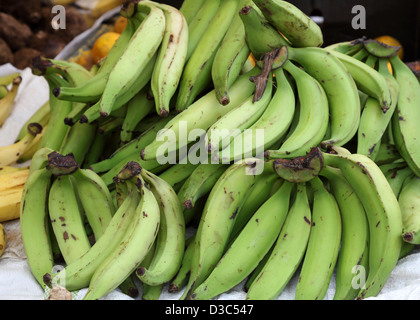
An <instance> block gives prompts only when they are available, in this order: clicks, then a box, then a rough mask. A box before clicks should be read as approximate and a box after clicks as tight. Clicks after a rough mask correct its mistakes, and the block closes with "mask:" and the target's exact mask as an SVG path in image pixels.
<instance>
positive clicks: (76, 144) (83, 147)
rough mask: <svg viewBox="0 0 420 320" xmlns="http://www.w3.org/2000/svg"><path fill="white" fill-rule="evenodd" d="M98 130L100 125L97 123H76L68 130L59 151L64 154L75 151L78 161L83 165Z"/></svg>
mask: <svg viewBox="0 0 420 320" xmlns="http://www.w3.org/2000/svg"><path fill="white" fill-rule="evenodd" d="M97 130H98V126H97V124H96V123H93V124H90V123H80V122H77V123H75V124H74V125H73V126H72V127H70V129H69V130H68V132H67V135H66V137H65V138H64V140H63V144H62V146H61V148H60V149H59V151H60V152H61V153H62V154H69V153H73V155H74V158H75V160H76V161H77V163H79V164H80V165H83V162H84V160H85V158H86V155H87V153H88V152H89V149H90V146H91V145H92V143H93V140H94V139H95V137H96V132H97Z"/></svg>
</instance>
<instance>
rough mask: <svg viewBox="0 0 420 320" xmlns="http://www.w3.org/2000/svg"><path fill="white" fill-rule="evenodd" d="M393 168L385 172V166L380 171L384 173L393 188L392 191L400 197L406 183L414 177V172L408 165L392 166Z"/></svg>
mask: <svg viewBox="0 0 420 320" xmlns="http://www.w3.org/2000/svg"><path fill="white" fill-rule="evenodd" d="M390 165H391V166H392V167H391V168H388V169H386V170H384V169H385V168H384V166H381V167H380V169H381V170H382V172H383V173H384V175H385V177H386V179H387V181H388V183H389V185H390V186H391V189H392V191H394V194H395V195H396V196H397V197H398V196H399V194H400V192H401V189H402V187H403V184H404V182H405V181H406V179H407V178H408V177H410V176H413V175H414V174H413V170H411V168H410V167H409V166H407V165H404V166H400V165H398V164H390Z"/></svg>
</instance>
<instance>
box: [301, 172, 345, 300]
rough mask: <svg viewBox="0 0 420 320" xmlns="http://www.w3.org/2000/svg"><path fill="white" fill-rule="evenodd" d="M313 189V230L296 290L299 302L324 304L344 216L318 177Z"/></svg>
mask: <svg viewBox="0 0 420 320" xmlns="http://www.w3.org/2000/svg"><path fill="white" fill-rule="evenodd" d="M309 184H310V185H311V187H312V188H313V193H314V196H313V197H314V198H313V207H312V227H311V233H310V235H309V240H308V247H307V249H306V253H305V257H304V258H303V262H302V269H301V271H300V274H299V281H298V283H297V286H296V292H295V299H296V300H323V299H324V297H325V294H326V292H327V289H328V286H329V284H330V281H331V278H332V275H333V272H334V269H335V265H336V262H337V258H338V252H339V249H340V240H341V225H342V222H341V215H340V209H339V207H338V204H337V201H336V200H335V198H334V196H333V195H332V194H331V193H330V192H329V191H328V190H327V189H326V188H325V186H324V184H323V182H322V180H321V179H320V178H319V177H315V178H314V179H312V180H311V181H310V182H309Z"/></svg>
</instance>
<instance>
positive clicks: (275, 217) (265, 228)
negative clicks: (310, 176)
mask: <svg viewBox="0 0 420 320" xmlns="http://www.w3.org/2000/svg"><path fill="white" fill-rule="evenodd" d="M293 187H294V184H293V183H290V182H285V183H283V185H282V186H281V187H280V189H279V190H278V191H277V192H276V193H275V194H274V195H272V196H271V197H270V198H269V199H268V200H267V201H265V202H264V204H262V205H261V207H260V208H259V209H258V210H257V211H256V212H255V214H254V215H253V216H252V218H251V219H250V220H249V221H248V223H247V224H246V225H245V227H244V228H243V229H242V230H241V232H240V233H239V235H238V236H237V238H236V239H235V240H234V241H233V243H232V244H231V245H230V247H229V248H228V249H227V251H226V253H225V254H224V255H223V257H222V258H221V259H220V261H219V262H218V263H217V265H216V267H215V268H214V269H213V270H212V272H211V273H210V275H209V276H208V277H207V278H206V280H205V281H204V282H203V283H201V284H200V285H199V286H198V287H197V288H196V289H195V290H194V291H193V293H192V295H191V299H193V300H208V299H211V298H213V297H215V296H217V295H219V294H221V293H223V292H226V291H228V290H229V289H231V288H233V287H234V286H235V285H237V284H239V283H240V282H241V281H242V280H244V279H245V278H246V277H247V276H248V275H249V274H250V273H251V272H252V270H254V269H255V268H256V267H257V266H258V263H259V262H260V261H261V260H262V258H263V257H264V256H265V254H266V253H267V252H268V251H269V250H270V248H271V246H272V245H273V243H274V242H275V240H276V239H277V237H278V235H279V233H280V230H281V228H282V226H283V223H284V221H285V219H286V217H287V214H288V212H289V204H290V198H291V194H292V189H293Z"/></svg>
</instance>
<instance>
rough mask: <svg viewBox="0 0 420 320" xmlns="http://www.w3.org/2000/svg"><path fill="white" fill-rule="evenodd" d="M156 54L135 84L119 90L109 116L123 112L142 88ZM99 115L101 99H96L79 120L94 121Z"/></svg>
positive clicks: (149, 73) (101, 115)
mask: <svg viewBox="0 0 420 320" xmlns="http://www.w3.org/2000/svg"><path fill="white" fill-rule="evenodd" d="M156 57H157V55H156V54H155V55H153V56H152V57H151V58H150V59H151V60H150V62H149V63H148V64H147V65H146V66H145V68H144V69H143V72H142V73H141V74H140V75H139V76H138V77H137V78H136V79H135V80H134V82H135V85H132V86H129V87H125V89H126V90H121V92H120V93H121V95H118V96H117V98H116V100H115V101H114V103H113V105H112V110H111V113H110V114H109V116H111V117H112V116H113V115H114V114H116V113H118V112H121V111H122V112H124V109H125V108H126V107H127V103H128V102H129V101H130V100H131V99H133V97H134V96H135V95H136V94H137V93H138V92H139V91H140V90H141V89H142V88H144V87H145V86H146V85H147V84H148V83H149V82H150V79H151V76H152V73H153V69H154V62H155V60H156ZM101 117H105V114H104V113H102V114H101V100H99V101H97V102H96V103H94V104H93V105H90V106H89V107H88V108H87V109H86V110H85V111H84V113H83V114H82V115H81V116H80V120H79V121H80V122H83V123H86V122H89V123H91V122H94V121H95V120H98V119H100V118H101Z"/></svg>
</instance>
